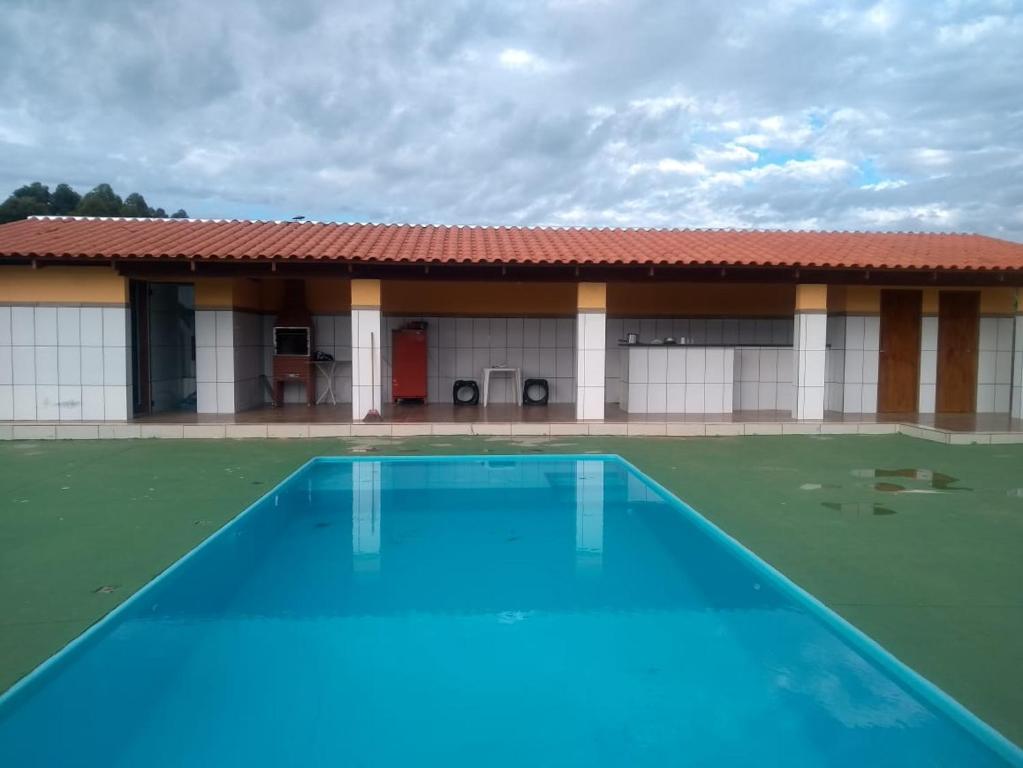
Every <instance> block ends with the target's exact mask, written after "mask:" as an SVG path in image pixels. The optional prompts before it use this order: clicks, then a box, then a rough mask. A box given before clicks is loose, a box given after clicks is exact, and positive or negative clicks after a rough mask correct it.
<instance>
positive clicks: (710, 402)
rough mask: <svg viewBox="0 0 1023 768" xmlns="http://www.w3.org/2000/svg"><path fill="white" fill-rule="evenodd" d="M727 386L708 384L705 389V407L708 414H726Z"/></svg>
mask: <svg viewBox="0 0 1023 768" xmlns="http://www.w3.org/2000/svg"><path fill="white" fill-rule="evenodd" d="M724 399H725V385H724V384H715V383H708V384H705V385H704V388H703V407H704V409H705V410H706V412H707V413H725V412H726V411H727V409H726V408H725V405H724Z"/></svg>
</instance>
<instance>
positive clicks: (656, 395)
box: [621, 344, 735, 413]
mask: <svg viewBox="0 0 1023 768" xmlns="http://www.w3.org/2000/svg"><path fill="white" fill-rule="evenodd" d="M622 350H623V352H624V353H625V357H624V359H623V360H622V389H621V407H622V410H624V411H626V412H627V413H731V412H732V399H733V397H732V396H733V391H734V376H733V373H734V370H735V347H734V346H722V345H695V344H686V345H684V346H679V345H657V344H624V345H622Z"/></svg>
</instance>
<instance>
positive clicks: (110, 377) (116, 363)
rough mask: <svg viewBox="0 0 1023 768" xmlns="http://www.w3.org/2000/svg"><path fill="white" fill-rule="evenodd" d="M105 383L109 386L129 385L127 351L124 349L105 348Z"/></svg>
mask: <svg viewBox="0 0 1023 768" xmlns="http://www.w3.org/2000/svg"><path fill="white" fill-rule="evenodd" d="M103 383H104V384H105V385H108V386H124V385H126V384H127V383H128V360H127V350H126V349H124V348H123V347H106V348H104V350H103Z"/></svg>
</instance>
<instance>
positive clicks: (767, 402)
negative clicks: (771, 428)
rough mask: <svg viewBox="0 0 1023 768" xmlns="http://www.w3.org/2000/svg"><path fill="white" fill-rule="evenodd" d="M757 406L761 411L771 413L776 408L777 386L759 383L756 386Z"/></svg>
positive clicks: (767, 382)
mask: <svg viewBox="0 0 1023 768" xmlns="http://www.w3.org/2000/svg"><path fill="white" fill-rule="evenodd" d="M757 406H758V408H759V410H761V411H773V410H776V409H777V407H778V384H777V383H775V382H773V381H761V382H759V383H758V384H757Z"/></svg>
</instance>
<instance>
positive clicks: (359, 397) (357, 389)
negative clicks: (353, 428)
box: [352, 309, 389, 419]
mask: <svg viewBox="0 0 1023 768" xmlns="http://www.w3.org/2000/svg"><path fill="white" fill-rule="evenodd" d="M387 336H389V334H388V333H387V331H386V330H385V329H384V327H383V323H382V322H381V315H380V310H379V309H353V310H352V417H353V418H355V419H362V418H364V417H365V416H366V414H367V413H368V412H369V411H370V410H371V409H375V410H377V411H379V410H380V406H381V385H382V383H383V382H386V381H387V380H388V378H389V377H388V376H385V375H384V373H383V365H382V346H383V344H384V343H385V342H384V338H386V337H387Z"/></svg>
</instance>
